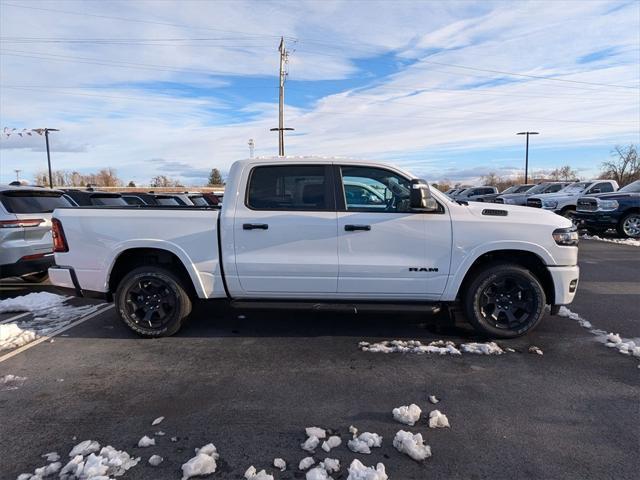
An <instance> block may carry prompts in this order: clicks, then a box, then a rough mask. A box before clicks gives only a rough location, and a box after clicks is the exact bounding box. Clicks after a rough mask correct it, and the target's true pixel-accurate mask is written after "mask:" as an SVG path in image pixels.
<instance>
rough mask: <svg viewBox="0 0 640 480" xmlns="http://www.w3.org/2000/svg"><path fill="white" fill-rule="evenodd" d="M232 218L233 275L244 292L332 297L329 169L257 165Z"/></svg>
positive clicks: (334, 262) (333, 223)
mask: <svg viewBox="0 0 640 480" xmlns="http://www.w3.org/2000/svg"><path fill="white" fill-rule="evenodd" d="M247 182H248V184H247V190H246V195H245V198H244V199H238V201H237V204H236V213H235V218H234V244H235V259H236V271H237V275H238V280H239V283H240V287H241V289H242V290H243V292H244V294H245V295H247V296H250V295H251V294H252V293H260V294H261V296H264V295H265V294H267V295H268V294H269V293H273V294H277V295H275V296H278V297H283V296H287V294H293V295H294V296H295V294H297V293H304V294H307V295H306V297H307V298H308V297H309V295H308V294H318V297H322V296H323V295H324V294H335V293H336V290H337V281H338V280H337V278H338V249H337V235H336V229H337V219H336V211H335V195H334V192H335V188H334V183H333V171H332V167H331V166H330V165H322V164H318V165H316V164H303V165H291V164H287V165H282V164H279V165H278V164H276V165H258V166H255V167H253V168H252V169H251V170H250V171H249V174H248V179H247Z"/></svg>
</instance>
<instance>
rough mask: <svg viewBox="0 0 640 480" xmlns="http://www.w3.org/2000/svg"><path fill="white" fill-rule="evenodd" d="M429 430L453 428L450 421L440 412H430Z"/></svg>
mask: <svg viewBox="0 0 640 480" xmlns="http://www.w3.org/2000/svg"><path fill="white" fill-rule="evenodd" d="M429 428H451V425H449V419H448V418H447V416H446V415H445V414H443V413H442V412H440V410H432V411H431V412H429Z"/></svg>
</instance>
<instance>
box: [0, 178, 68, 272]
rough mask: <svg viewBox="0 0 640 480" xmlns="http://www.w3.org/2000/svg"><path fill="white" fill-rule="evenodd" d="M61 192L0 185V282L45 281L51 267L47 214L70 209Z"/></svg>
mask: <svg viewBox="0 0 640 480" xmlns="http://www.w3.org/2000/svg"><path fill="white" fill-rule="evenodd" d="M63 194H64V192H62V191H60V190H49V189H48V188H41V187H23V186H6V185H0V278H6V277H17V276H27V275H28V276H30V277H29V279H30V280H41V279H44V278H46V272H47V269H48V268H49V267H50V266H51V265H53V244H52V240H51V212H53V210H54V209H56V208H59V207H71V203H69V201H68V200H67V199H66V198H64V196H63Z"/></svg>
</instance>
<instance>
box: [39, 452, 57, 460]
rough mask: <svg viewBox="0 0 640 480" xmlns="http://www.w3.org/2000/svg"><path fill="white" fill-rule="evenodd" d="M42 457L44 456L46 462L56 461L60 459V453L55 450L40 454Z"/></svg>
mask: <svg viewBox="0 0 640 480" xmlns="http://www.w3.org/2000/svg"><path fill="white" fill-rule="evenodd" d="M41 457H42V458H45V459H46V460H47V462H57V461H58V460H60V455H58V453H57V452H49V453H45V454H44V455H41Z"/></svg>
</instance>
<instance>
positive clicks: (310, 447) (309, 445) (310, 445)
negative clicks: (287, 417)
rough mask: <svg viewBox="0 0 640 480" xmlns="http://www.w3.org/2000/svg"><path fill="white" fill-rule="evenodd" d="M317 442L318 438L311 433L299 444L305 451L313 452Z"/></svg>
mask: <svg viewBox="0 0 640 480" xmlns="http://www.w3.org/2000/svg"><path fill="white" fill-rule="evenodd" d="M319 443H320V439H319V438H318V437H316V436H315V435H311V436H310V437H309V438H307V439H306V440H305V441H304V443H301V444H300V448H302V449H303V450H304V451H306V452H309V453H314V452H315V451H316V448H317V447H318V444H319Z"/></svg>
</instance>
